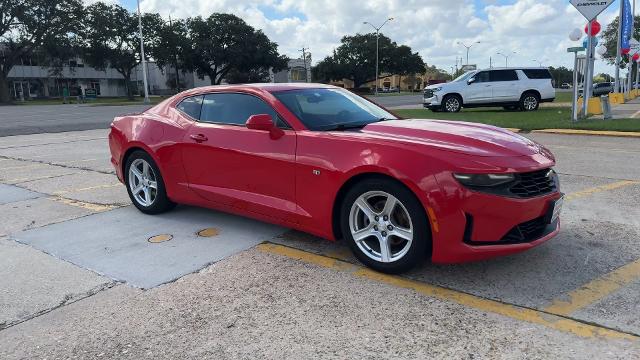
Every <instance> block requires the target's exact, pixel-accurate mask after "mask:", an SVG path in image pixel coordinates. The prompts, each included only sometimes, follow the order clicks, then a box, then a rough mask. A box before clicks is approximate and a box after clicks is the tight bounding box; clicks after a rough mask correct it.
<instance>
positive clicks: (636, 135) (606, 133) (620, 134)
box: [531, 129, 640, 138]
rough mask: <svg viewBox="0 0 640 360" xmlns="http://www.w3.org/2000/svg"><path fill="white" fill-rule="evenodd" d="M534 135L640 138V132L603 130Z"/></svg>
mask: <svg viewBox="0 0 640 360" xmlns="http://www.w3.org/2000/svg"><path fill="white" fill-rule="evenodd" d="M531 132H532V133H544V134H562V135H592V136H614V137H631V138H640V132H631V131H629V132H625V131H601V130H573V129H544V130H532V131H531Z"/></svg>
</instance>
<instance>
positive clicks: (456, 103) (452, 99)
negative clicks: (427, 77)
mask: <svg viewBox="0 0 640 360" xmlns="http://www.w3.org/2000/svg"><path fill="white" fill-rule="evenodd" d="M461 109H462V99H460V97H459V96H456V95H447V96H445V97H444V99H442V110H443V111H445V112H449V113H457V112H460V110H461Z"/></svg>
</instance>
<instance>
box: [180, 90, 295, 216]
mask: <svg viewBox="0 0 640 360" xmlns="http://www.w3.org/2000/svg"><path fill="white" fill-rule="evenodd" d="M257 114H269V115H271V117H272V118H273V119H274V121H275V122H276V124H277V126H278V127H279V128H280V129H281V130H282V131H279V132H278V133H279V134H278V136H273V134H272V133H270V132H269V131H265V130H253V129H248V128H247V127H246V126H245V123H246V121H247V119H248V118H249V117H250V116H251V115H257ZM183 142H184V146H183V151H182V157H183V163H184V168H185V172H186V175H187V179H188V182H189V187H190V188H191V189H192V190H193V191H194V192H196V193H197V194H198V195H200V196H201V197H203V198H205V199H207V200H209V201H212V202H215V203H219V204H223V205H228V206H233V207H234V208H237V209H240V210H244V211H249V212H254V213H258V214H262V215H266V216H270V217H274V218H279V219H285V220H291V219H292V218H294V217H292V215H293V214H295V213H296V205H295V151H296V133H295V131H293V130H292V129H291V128H290V127H289V126H288V125H287V124H286V123H284V122H283V121H282V120H281V119H280V117H279V115H278V113H277V112H276V111H275V110H274V109H273V108H272V107H271V106H270V105H268V104H267V103H266V102H265V101H264V100H262V99H261V98H259V97H257V96H255V95H251V94H245V93H211V94H207V95H205V96H204V99H203V102H202V110H201V111H200V114H199V119H198V121H194V122H193V124H192V125H191V126H190V127H189V128H188V130H187V131H186V134H185V137H184V139H183Z"/></svg>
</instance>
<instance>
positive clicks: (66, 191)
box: [51, 183, 122, 195]
mask: <svg viewBox="0 0 640 360" xmlns="http://www.w3.org/2000/svg"><path fill="white" fill-rule="evenodd" d="M121 185H122V184H121V183H116V184H104V185H96V186H89V187H85V188H78V189H71V190H60V191H54V192H52V193H51V194H53V195H62V194H68V193H72V192H82V191H90V190H97V189H108V188H112V187H116V186H121Z"/></svg>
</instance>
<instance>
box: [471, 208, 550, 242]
mask: <svg viewBox="0 0 640 360" xmlns="http://www.w3.org/2000/svg"><path fill="white" fill-rule="evenodd" d="M465 217H466V220H467V224H466V226H465V229H464V236H463V241H464V242H465V243H466V244H469V245H474V246H485V245H511V244H525V243H530V242H534V241H536V240H538V239H541V238H542V237H544V236H546V235H549V234H550V233H551V232H553V231H554V230H555V229H556V228H557V226H558V223H557V220H556V222H554V223H553V224H548V223H547V216H546V215H545V216H541V217H539V218H536V219H533V220H529V221H526V222H523V223H521V224H519V225H517V226H515V227H514V228H513V229H511V230H509V232H508V233H507V234H506V235H505V236H503V237H502V238H501V239H500V240H499V241H495V240H488V239H487V240H476V241H473V240H471V234H472V233H473V226H474V220H473V216H471V215H469V214H465Z"/></svg>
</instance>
